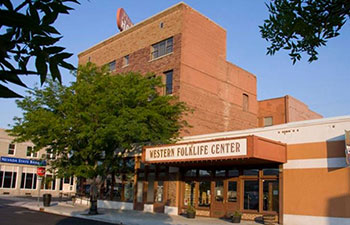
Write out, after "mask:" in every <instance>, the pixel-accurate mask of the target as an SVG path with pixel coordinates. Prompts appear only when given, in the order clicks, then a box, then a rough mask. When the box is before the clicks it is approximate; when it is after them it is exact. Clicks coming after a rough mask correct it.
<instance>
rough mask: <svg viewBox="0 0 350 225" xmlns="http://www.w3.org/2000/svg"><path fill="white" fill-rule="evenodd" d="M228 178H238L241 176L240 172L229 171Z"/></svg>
mask: <svg viewBox="0 0 350 225" xmlns="http://www.w3.org/2000/svg"><path fill="white" fill-rule="evenodd" d="M228 176H229V177H238V176H239V171H238V170H229V171H228Z"/></svg>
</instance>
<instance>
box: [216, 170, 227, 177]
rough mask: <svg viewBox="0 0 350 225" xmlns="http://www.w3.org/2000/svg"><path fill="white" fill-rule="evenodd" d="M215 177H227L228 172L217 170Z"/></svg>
mask: <svg viewBox="0 0 350 225" xmlns="http://www.w3.org/2000/svg"><path fill="white" fill-rule="evenodd" d="M215 176H216V177H224V176H226V171H225V170H215Z"/></svg>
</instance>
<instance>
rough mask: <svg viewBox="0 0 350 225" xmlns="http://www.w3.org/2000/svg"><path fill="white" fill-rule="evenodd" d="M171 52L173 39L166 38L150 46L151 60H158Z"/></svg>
mask: <svg viewBox="0 0 350 225" xmlns="http://www.w3.org/2000/svg"><path fill="white" fill-rule="evenodd" d="M171 52H173V38H172V37H171V38H168V39H166V40H164V41H161V42H158V43H156V44H154V45H152V53H151V56H152V59H156V58H159V57H161V56H163V55H166V54H169V53H171Z"/></svg>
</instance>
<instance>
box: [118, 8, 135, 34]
mask: <svg viewBox="0 0 350 225" xmlns="http://www.w3.org/2000/svg"><path fill="white" fill-rule="evenodd" d="M117 25H118V28H119V30H120V31H124V30H127V29H128V28H130V27H132V26H133V25H134V24H133V23H132V22H131V20H130V18H129V16H128V14H126V12H125V10H124V9H123V8H119V9H118V11H117Z"/></svg>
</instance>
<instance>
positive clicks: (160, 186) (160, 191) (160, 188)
mask: <svg viewBox="0 0 350 225" xmlns="http://www.w3.org/2000/svg"><path fill="white" fill-rule="evenodd" d="M163 189H164V182H163V181H158V186H157V193H156V202H163Z"/></svg>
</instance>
